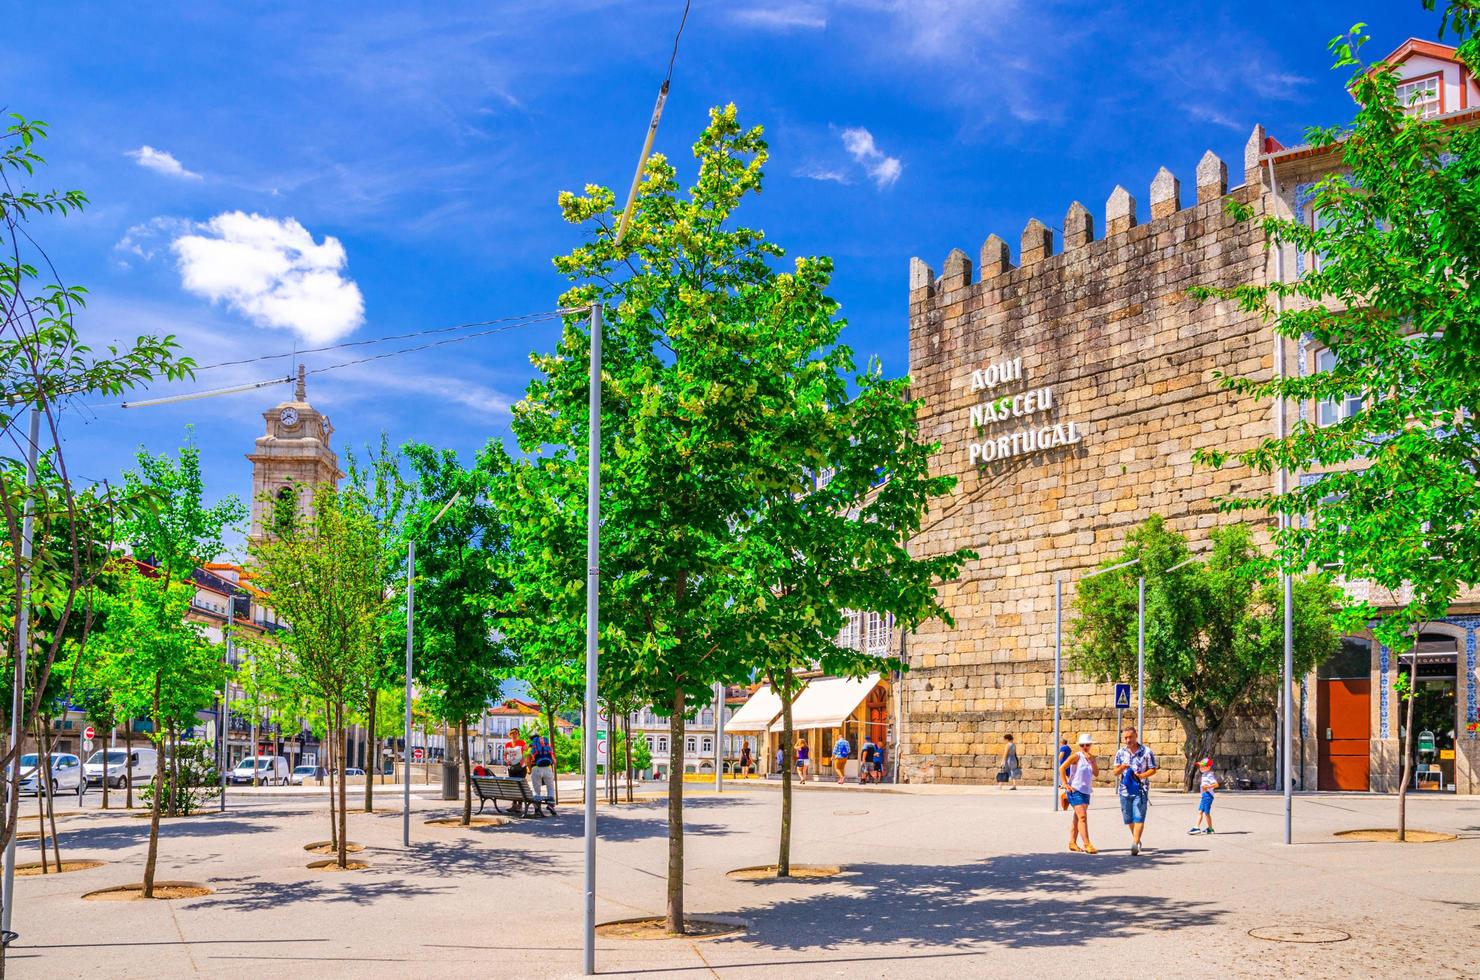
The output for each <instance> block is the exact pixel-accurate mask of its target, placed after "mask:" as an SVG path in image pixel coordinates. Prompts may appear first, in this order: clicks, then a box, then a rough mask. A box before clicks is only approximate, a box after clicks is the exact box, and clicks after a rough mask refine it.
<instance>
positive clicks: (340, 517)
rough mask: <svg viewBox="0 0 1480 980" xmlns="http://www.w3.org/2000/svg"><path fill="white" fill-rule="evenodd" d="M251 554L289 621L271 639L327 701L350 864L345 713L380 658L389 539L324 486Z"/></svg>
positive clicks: (354, 502) (338, 830)
mask: <svg viewBox="0 0 1480 980" xmlns="http://www.w3.org/2000/svg"><path fill="white" fill-rule="evenodd" d="M251 552H252V560H253V562H254V565H255V570H256V572H257V582H258V585H260V586H261V587H262V588H263V589H264V590H265V591H266V592H267V593H268V595H269V597H270V600H269V601H270V602H271V603H272V606H273V608H274V609H275V610H276V611H277V612H278V614H279V615H281V616H282V617H283V619H284V620H285V621H286V622H288V623H289V624H291V628H290V629H287V630H283V631H282V632H277V633H273V634H270V635H271V638H272V639H273V640H275V641H276V642H277V643H278V644H279V646H280V648H281V650H282V653H283V655H284V656H285V658H286V662H287V663H288V664H289V665H290V666H289V669H290V671H291V672H292V675H293V676H295V677H297V678H299V680H300V681H301V682H302V683H303V684H304V685H305V686H306V688H307V692H308V693H309V694H310V695H311V696H312V697H313V698H314V699H315V700H316V701H318V702H322V703H323V704H324V706H325V714H326V717H327V726H326V727H327V733H326V734H327V737H328V738H327V740H328V741H329V742H330V743H331V744H332V745H333V750H334V752H335V754H336V755H337V757H338V760H339V769H340V777H339V779H338V785H337V792H338V802H337V807H335V806H334V805H333V803H332V802H331V810H330V826H331V830H332V838H331V839H332V840H334V841H335V842H336V843H337V845H338V857H337V861H338V864H339V866H340V867H345V866H346V862H347V860H348V846H347V845H348V838H347V837H346V836H345V834H346V830H347V826H346V811H345V806H346V794H345V780H344V777H343V771H344V768H345V766H346V765H347V764H348V763H347V760H348V758H349V727H348V725H347V724H346V715H347V712H348V710H349V702H350V700H351V699H352V698H353V697H355V696H356V695H357V694H358V693H359V692H360V691H362V690H363V689H364V677H365V675H366V674H367V673H369V672H371V671H372V670H373V669H374V667H375V662H376V659H377V657H378V656H379V651H380V643H381V636H380V629H381V623H380V617H381V615H382V614H383V612H384V610H385V606H386V602H387V600H386V593H385V567H386V555H385V540H384V538H383V537H382V534H381V529H380V527H379V525H378V524H377V522H376V520H375V518H374V517H373V516H372V515H371V514H370V513H369V512H368V511H367V510H366V508H365V506H364V504H363V503H362V502H361V500H360V499H359V497H358V496H357V495H355V494H353V493H340V492H339V491H338V490H337V489H335V488H334V487H333V486H329V485H327V484H325V485H322V486H318V487H315V488H314V490H313V497H312V504H311V506H310V509H309V513H308V516H307V517H306V518H305V519H304V520H302V521H292V522H284V525H283V526H282V533H280V534H278V535H274V536H272V537H269V538H264V539H262V540H259V541H255V542H253V543H252V545H251ZM333 791H334V788H333V787H331V797H332V794H333ZM336 812H337V823H336V822H335V814H336Z"/></svg>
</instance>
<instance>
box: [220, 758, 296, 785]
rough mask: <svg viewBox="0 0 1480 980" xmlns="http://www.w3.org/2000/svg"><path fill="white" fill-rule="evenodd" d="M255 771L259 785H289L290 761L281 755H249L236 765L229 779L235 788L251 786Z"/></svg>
mask: <svg viewBox="0 0 1480 980" xmlns="http://www.w3.org/2000/svg"><path fill="white" fill-rule="evenodd" d="M254 771H255V773H256V776H257V783H258V785H262V786H286V785H288V777H289V770H288V760H287V759H285V758H283V757H282V756H280V755H249V756H247V757H246V758H245V759H243V760H242V761H240V762H238V763H237V764H236V768H235V769H233V770H231V774H230V775H229V776H228V777H227V779H228V780H229V781H230V782H231V784H232V785H233V786H241V785H244V784H249V783H251V782H252V775H253V772H254Z"/></svg>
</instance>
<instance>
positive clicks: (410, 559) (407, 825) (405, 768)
mask: <svg viewBox="0 0 1480 980" xmlns="http://www.w3.org/2000/svg"><path fill="white" fill-rule="evenodd" d="M461 496H462V493H461V492H460V491H459V492H458V493H455V494H453V495H452V499H451V500H449V501H447V503H445V504H443V505H442V509H441V510H439V511H437V516H436V517H433V518H432V519H431V521H430V522H429V523H428V524H427V530H428V531H430V530H431V529H432V525H434V524H436V523H437V522H438V521H440V520H441V519H442V515H443V514H445V513H447V508H449V507H451V506H452V505H453V504H455V503H457V498H458V497H461ZM415 618H416V538H415V537H414V536H408V537H407V540H406V714H405V727H406V744H405V746H404V747H403V749H402V751H401V766H402V775H403V776H404V777H405V778H404V779H403V780H402V793H401V844H402V845H403V846H405V847H410V846H411V640H412V632H413V629H414V625H415Z"/></svg>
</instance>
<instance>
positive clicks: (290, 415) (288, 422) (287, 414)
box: [278, 408, 298, 429]
mask: <svg viewBox="0 0 1480 980" xmlns="http://www.w3.org/2000/svg"><path fill="white" fill-rule="evenodd" d="M278 421H279V422H281V423H282V424H283V425H285V426H287V427H288V428H290V429H291V428H292V427H293V426H295V425H297V424H298V409H296V408H285V409H283V412H282V414H281V415H279V416H278Z"/></svg>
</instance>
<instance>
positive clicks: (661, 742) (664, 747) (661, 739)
mask: <svg viewBox="0 0 1480 980" xmlns="http://www.w3.org/2000/svg"><path fill="white" fill-rule="evenodd" d="M658 751H659V752H661V753H662V754H664V755H667V754H668V736H666V735H659V736H658Z"/></svg>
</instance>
